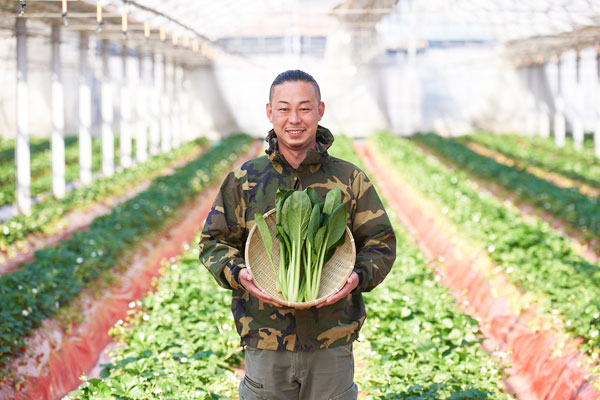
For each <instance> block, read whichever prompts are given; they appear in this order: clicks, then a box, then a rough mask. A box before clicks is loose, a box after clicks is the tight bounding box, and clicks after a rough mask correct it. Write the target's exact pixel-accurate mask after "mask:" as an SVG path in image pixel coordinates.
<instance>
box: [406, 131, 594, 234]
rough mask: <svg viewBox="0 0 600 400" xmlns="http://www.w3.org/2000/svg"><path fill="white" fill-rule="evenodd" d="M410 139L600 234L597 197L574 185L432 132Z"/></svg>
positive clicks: (585, 228)
mask: <svg viewBox="0 0 600 400" xmlns="http://www.w3.org/2000/svg"><path fill="white" fill-rule="evenodd" d="M413 138H414V140H416V141H417V142H418V143H421V144H423V145H425V146H427V147H428V148H429V149H431V150H433V151H434V152H435V153H436V154H439V155H440V156H441V157H444V158H447V159H448V160H450V161H451V162H452V163H454V164H456V165H457V166H459V167H460V168H463V169H465V170H467V171H469V172H470V173H473V174H474V175H476V176H478V177H480V178H482V179H488V180H493V181H495V182H498V183H499V184H501V185H502V186H504V187H505V188H507V189H509V190H511V191H514V192H515V193H516V194H517V195H518V197H519V199H520V200H522V201H526V202H529V203H531V204H533V205H535V206H537V207H539V208H541V209H542V210H546V211H549V212H551V213H553V214H554V215H555V216H557V217H559V218H561V219H562V220H564V221H565V222H567V223H568V224H570V225H571V226H573V227H574V228H576V229H580V230H582V231H584V232H588V233H591V234H593V235H600V199H599V198H592V197H588V196H585V195H583V194H581V193H580V192H579V191H578V190H577V189H576V188H561V187H558V186H556V185H555V184H553V183H551V182H548V181H546V180H544V179H541V178H539V177H537V176H535V175H532V174H530V173H528V172H526V171H524V170H520V169H519V168H517V167H515V166H508V165H503V164H499V163H497V162H496V161H494V160H492V159H490V158H487V157H484V156H482V155H480V154H477V153H476V152H474V151H473V150H471V149H469V148H467V147H466V146H464V145H462V144H460V143H458V142H456V141H454V140H448V139H444V138H442V137H440V136H438V135H435V134H419V135H415V136H413Z"/></svg>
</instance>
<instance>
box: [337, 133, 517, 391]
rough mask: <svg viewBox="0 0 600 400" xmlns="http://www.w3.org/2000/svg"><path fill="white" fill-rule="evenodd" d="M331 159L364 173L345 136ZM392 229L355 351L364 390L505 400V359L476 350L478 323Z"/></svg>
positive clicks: (402, 232)
mask: <svg viewBox="0 0 600 400" xmlns="http://www.w3.org/2000/svg"><path fill="white" fill-rule="evenodd" d="M330 153H331V154H332V155H333V156H336V157H339V158H341V159H344V160H347V161H350V162H352V163H353V164H355V165H356V166H358V167H359V168H361V169H362V170H363V171H364V170H365V166H364V164H363V163H362V161H361V160H360V158H359V157H358V156H357V155H356V153H355V152H354V150H353V147H352V140H350V139H349V138H347V137H345V136H336V139H335V142H334V144H333V146H332V148H331V151H330ZM382 200H383V201H384V203H385V199H382ZM386 210H387V212H388V214H389V215H390V218H391V220H392V222H395V221H397V217H396V215H395V213H394V212H393V210H392V209H391V208H390V207H389V206H386ZM394 225H395V233H396V240H397V245H396V261H395V263H394V266H393V268H392V270H391V272H390V274H389V275H388V276H387V277H386V279H385V280H384V281H383V283H382V284H381V285H380V286H379V287H377V289H375V290H374V291H373V292H370V293H365V294H364V297H365V304H366V305H367V308H368V310H367V314H368V318H367V322H366V323H365V325H364V327H363V329H362V331H361V338H360V339H359V341H363V343H360V344H359V346H358V347H359V348H361V347H363V346H364V347H365V348H366V350H365V351H364V352H361V354H362V355H363V356H365V357H366V358H367V360H368V365H367V367H366V368H365V369H364V370H362V371H358V374H357V378H358V379H359V382H360V386H361V390H363V391H364V392H367V393H368V395H369V396H370V397H369V398H375V399H389V400H391V399H411V400H425V399H452V400H458V399H491V398H494V399H506V398H508V396H507V395H505V394H503V393H502V375H503V371H504V368H505V367H506V366H507V364H506V360H505V359H504V358H503V357H505V356H506V355H505V354H502V353H497V354H495V356H494V357H492V356H490V355H489V354H488V353H486V352H485V351H483V350H482V349H481V346H480V343H481V341H482V336H481V332H480V331H479V328H478V323H477V321H476V320H474V319H473V318H471V317H469V316H468V315H465V314H464V313H462V312H461V311H460V310H459V309H458V307H457V305H456V304H455V302H454V300H453V298H452V296H451V294H450V293H449V291H448V290H447V289H446V288H444V287H443V286H442V285H441V284H440V283H439V277H437V276H436V275H434V273H433V272H432V271H433V268H432V266H430V265H428V263H427V260H426V258H425V256H424V255H423V253H421V252H420V251H419V249H418V248H417V247H416V245H415V244H414V242H413V239H411V238H410V236H409V235H408V233H407V232H406V231H405V230H404V229H402V228H401V226H400V225H399V224H397V223H395V224H394Z"/></svg>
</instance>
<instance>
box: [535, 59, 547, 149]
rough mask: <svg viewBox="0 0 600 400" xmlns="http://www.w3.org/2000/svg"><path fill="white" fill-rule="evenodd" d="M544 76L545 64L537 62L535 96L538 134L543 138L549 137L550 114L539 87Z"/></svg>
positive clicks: (541, 85)
mask: <svg viewBox="0 0 600 400" xmlns="http://www.w3.org/2000/svg"><path fill="white" fill-rule="evenodd" d="M545 77H546V64H545V63H543V62H542V63H540V64H538V68H537V78H538V81H537V82H538V86H537V87H538V93H537V97H538V99H539V107H540V112H539V125H538V128H539V132H538V134H539V135H540V136H541V137H543V138H549V137H550V115H549V110H548V105H547V104H546V102H545V101H544V99H543V97H542V91H541V90H540V88H541V87H543V84H542V82H545V80H546V79H545Z"/></svg>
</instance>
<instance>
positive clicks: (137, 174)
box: [0, 138, 207, 257]
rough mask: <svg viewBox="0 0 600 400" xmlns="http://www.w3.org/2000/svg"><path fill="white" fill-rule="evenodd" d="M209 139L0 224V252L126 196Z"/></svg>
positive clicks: (193, 143) (198, 140)
mask: <svg viewBox="0 0 600 400" xmlns="http://www.w3.org/2000/svg"><path fill="white" fill-rule="evenodd" d="M206 143H207V140H206V139H204V138H200V139H196V140H193V141H191V142H187V143H185V144H183V145H181V146H180V147H178V148H177V149H174V150H172V151H170V152H169V153H165V154H160V155H157V156H154V157H151V158H149V159H148V160H147V161H145V162H143V163H139V164H136V165H134V166H133V167H131V168H127V169H123V170H117V172H116V173H115V175H113V176H112V177H110V178H102V177H101V178H98V179H96V180H94V181H93V182H92V183H91V184H90V185H88V186H83V187H78V188H75V189H73V190H71V191H70V192H68V193H67V194H66V195H65V197H63V198H62V199H55V198H47V199H46V200H44V201H41V202H39V203H36V204H34V205H33V206H32V211H31V214H30V215H18V216H15V217H13V218H10V219H8V220H7V221H4V222H3V223H1V224H0V252H2V253H8V255H9V257H10V256H11V254H13V253H15V252H16V248H15V247H17V246H18V244H19V242H20V241H23V240H25V239H26V238H27V236H29V235H32V234H33V235H40V234H42V235H50V234H52V233H55V231H56V230H57V226H56V225H57V222H58V221H60V219H61V218H62V217H63V216H64V215H65V214H66V213H67V212H69V211H72V210H75V209H79V208H83V207H85V206H87V205H89V204H91V203H93V202H98V201H102V200H103V199H105V198H107V197H109V196H114V195H118V194H121V193H125V192H126V191H127V190H128V189H129V188H131V187H133V186H135V185H137V184H139V183H141V182H142V181H144V180H146V179H150V178H153V177H155V176H157V175H159V174H161V173H163V172H162V171H163V170H164V169H165V168H166V167H167V166H168V165H170V164H172V163H173V162H175V161H176V160H177V159H180V158H183V157H186V156H188V155H191V154H194V153H195V152H197V151H198V150H199V149H200V148H201V147H202V146H205V145H206Z"/></svg>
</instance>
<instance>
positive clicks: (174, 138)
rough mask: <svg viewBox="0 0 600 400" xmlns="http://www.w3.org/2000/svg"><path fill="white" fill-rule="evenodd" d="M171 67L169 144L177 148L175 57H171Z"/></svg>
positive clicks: (177, 120) (176, 70) (178, 133)
mask: <svg viewBox="0 0 600 400" xmlns="http://www.w3.org/2000/svg"><path fill="white" fill-rule="evenodd" d="M171 68H172V70H171V71H172V76H171V145H172V146H173V148H177V147H179V143H180V140H179V137H180V135H181V132H180V131H179V85H178V84H177V82H178V79H177V75H178V73H177V72H178V69H179V67H178V65H177V61H176V60H175V59H173V64H172V66H171Z"/></svg>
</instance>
